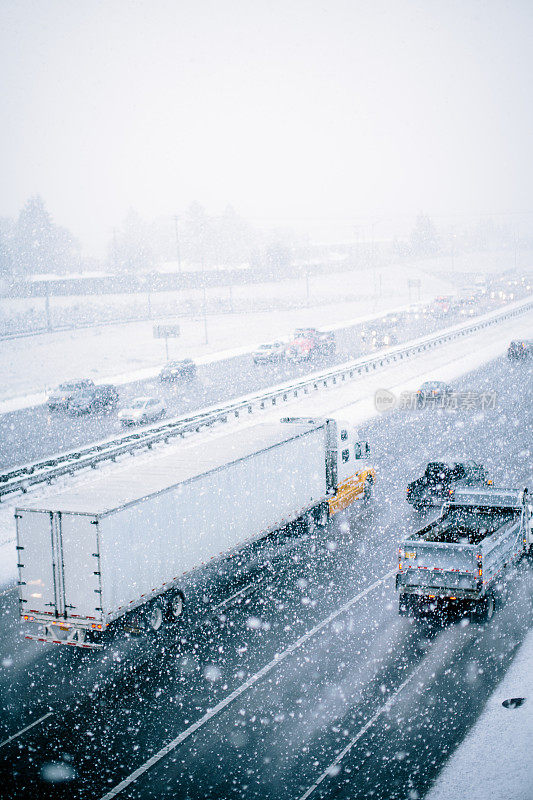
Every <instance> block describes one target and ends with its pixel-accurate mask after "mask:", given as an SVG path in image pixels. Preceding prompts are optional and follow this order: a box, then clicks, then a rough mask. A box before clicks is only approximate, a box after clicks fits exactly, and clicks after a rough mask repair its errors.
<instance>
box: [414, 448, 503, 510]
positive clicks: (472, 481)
mask: <svg viewBox="0 0 533 800" xmlns="http://www.w3.org/2000/svg"><path fill="white" fill-rule="evenodd" d="M486 482H487V470H486V469H485V468H484V467H483V466H482V465H481V464H478V463H477V462H476V461H455V460H454V461H430V462H429V464H428V465H427V466H426V469H425V471H424V474H423V475H422V477H421V478H417V480H415V481H412V482H411V483H409V484H408V486H407V496H406V500H407V502H408V503H410V504H411V505H412V506H413V508H416V509H418V510H419V509H422V508H429V507H431V506H438V505H442V503H444V502H445V501H446V500H448V499H449V497H450V492H451V490H452V489H453V488H457V487H464V486H476V485H479V484H485V483H486Z"/></svg>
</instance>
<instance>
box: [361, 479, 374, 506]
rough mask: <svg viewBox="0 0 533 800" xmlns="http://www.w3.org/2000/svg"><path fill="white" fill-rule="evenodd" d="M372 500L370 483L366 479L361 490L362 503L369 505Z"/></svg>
mask: <svg viewBox="0 0 533 800" xmlns="http://www.w3.org/2000/svg"><path fill="white" fill-rule="evenodd" d="M371 499H372V481H371V480H370V479H369V478H368V479H367V480H366V481H365V485H364V488H363V503H369V502H370V500H371Z"/></svg>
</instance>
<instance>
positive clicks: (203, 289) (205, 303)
mask: <svg viewBox="0 0 533 800" xmlns="http://www.w3.org/2000/svg"><path fill="white" fill-rule="evenodd" d="M202 295H203V306H204V336H205V344H208V338H207V292H206V288H205V264H204V256H203V254H202Z"/></svg>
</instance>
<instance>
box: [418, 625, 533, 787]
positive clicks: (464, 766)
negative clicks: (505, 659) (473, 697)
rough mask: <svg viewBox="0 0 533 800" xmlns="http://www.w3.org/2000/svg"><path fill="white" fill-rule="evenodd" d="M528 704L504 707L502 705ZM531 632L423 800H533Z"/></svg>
mask: <svg viewBox="0 0 533 800" xmlns="http://www.w3.org/2000/svg"><path fill="white" fill-rule="evenodd" d="M517 697H522V698H524V699H525V703H524V704H523V705H521V706H518V707H516V708H505V707H504V706H503V705H502V702H503V701H504V700H508V699H511V698H517ZM532 746H533V631H530V632H529V634H528V635H527V637H526V639H525V641H524V642H523V644H522V645H521V647H520V648H519V649H518V651H517V653H516V655H515V657H514V660H513V663H512V664H511V667H510V669H509V670H508V671H507V673H506V675H505V677H504V679H503V680H502V682H501V683H500V684H499V686H498V688H497V689H496V690H495V691H494V692H493V694H492V695H491V697H490V698H489V699H488V701H487V704H486V705H485V708H484V710H483V712H482V714H481V716H480V717H479V719H478V720H477V722H476V724H475V725H474V727H473V728H472V729H471V730H470V732H469V733H468V735H467V736H466V738H465V740H464V741H463V743H462V744H461V745H460V746H459V747H458V748H457V750H456V751H455V753H454V754H453V756H452V757H451V758H450V760H449V761H448V763H447V764H446V766H445V767H444V769H443V770H441V772H440V774H439V776H438V777H437V780H436V781H435V783H434V785H433V787H432V789H431V790H430V791H429V793H428V794H427V795H426V796H425V798H424V800H458V798H468V800H531V798H532V797H533V752H532Z"/></svg>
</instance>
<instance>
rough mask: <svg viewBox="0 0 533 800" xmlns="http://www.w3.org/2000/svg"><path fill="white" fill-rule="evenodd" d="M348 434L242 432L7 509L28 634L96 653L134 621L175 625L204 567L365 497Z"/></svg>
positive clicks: (282, 429) (358, 452)
mask: <svg viewBox="0 0 533 800" xmlns="http://www.w3.org/2000/svg"><path fill="white" fill-rule="evenodd" d="M356 438H357V437H356V435H355V432H354V430H353V429H350V428H349V427H348V426H347V425H346V426H344V425H342V424H341V423H337V422H336V421H334V420H301V419H298V420H284V421H282V422H281V423H279V424H261V425H257V426H255V427H250V428H241V429H240V430H239V431H238V432H234V433H231V434H230V435H223V436H219V437H198V438H197V439H195V440H194V441H192V442H190V443H188V442H183V443H182V445H181V446H180V447H174V448H173V449H172V450H171V451H169V452H168V453H166V454H163V455H161V454H157V455H156V454H154V455H153V456H152V457H151V458H149V459H146V458H144V459H139V458H138V457H134V458H131V459H130V460H129V461H128V463H127V464H125V465H121V466H118V465H117V466H116V467H114V468H113V469H112V470H110V471H106V472H105V473H104V472H102V473H101V474H100V475H96V476H94V477H92V478H91V479H88V480H87V481H86V482H84V483H82V484H81V485H77V486H75V487H72V488H70V489H66V490H63V491H58V492H57V494H55V495H52V496H50V497H48V498H47V499H46V500H42V501H37V502H34V503H31V504H29V505H26V506H24V507H20V508H17V509H16V513H15V518H16V529H17V549H18V554H19V564H18V570H19V606H20V616H21V618H22V620H23V621H24V622H25V623H31V625H32V626H33V628H32V629H31V632H30V629H29V625H28V626H27V628H28V632H27V634H26V637H27V638H29V639H37V640H38V641H41V642H53V643H55V644H64V645H70V646H78V647H87V648H100V647H102V646H103V645H102V640H104V641H105V640H106V639H107V638H108V637H109V635H110V633H111V632H112V631H113V630H114V629H115V628H119V627H121V626H122V627H123V626H124V625H125V623H127V621H128V619H130V618H132V616H133V617H134V618H135V619H137V620H138V619H139V618H141V619H142V620H144V623H143V626H144V627H147V628H148V629H150V628H151V629H152V630H157V629H158V628H159V627H160V626H161V625H162V624H163V623H164V622H165V621H169V622H172V621H174V620H177V619H178V617H179V616H180V615H181V612H182V609H183V605H184V602H185V600H186V588H185V587H186V585H187V580H188V578H189V576H190V575H191V574H193V573H195V572H197V571H198V570H200V569H201V568H202V567H203V566H204V565H207V564H209V563H212V562H213V560H216V559H221V558H228V557H230V556H231V555H232V554H236V553H238V552H239V551H240V550H241V549H242V548H243V547H244V546H245V545H246V544H247V543H249V542H251V541H253V540H256V539H259V538H261V537H264V536H265V535H266V534H267V533H269V532H272V531H275V530H279V529H282V528H283V527H284V526H286V525H288V524H289V523H291V522H293V521H295V520H298V519H300V518H303V519H306V518H308V519H310V520H311V519H314V520H315V521H316V522H324V521H325V520H326V519H327V518H328V517H329V516H331V515H332V514H335V513H336V512H337V511H340V510H341V509H343V508H346V507H347V506H348V505H350V503H352V502H353V501H354V500H356V499H358V498H367V497H368V496H369V493H370V490H371V486H372V484H373V482H374V478H375V475H374V471H373V469H372V468H371V467H370V466H369V463H368V455H369V448H368V445H367V443H366V442H360V441H356ZM131 612H133V615H132V613H131ZM119 621H120V622H119ZM36 623H37V624H38V625H39V626H40V628H39V630H38V631H37V630H35V624H36ZM34 631H35V632H34Z"/></svg>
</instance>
